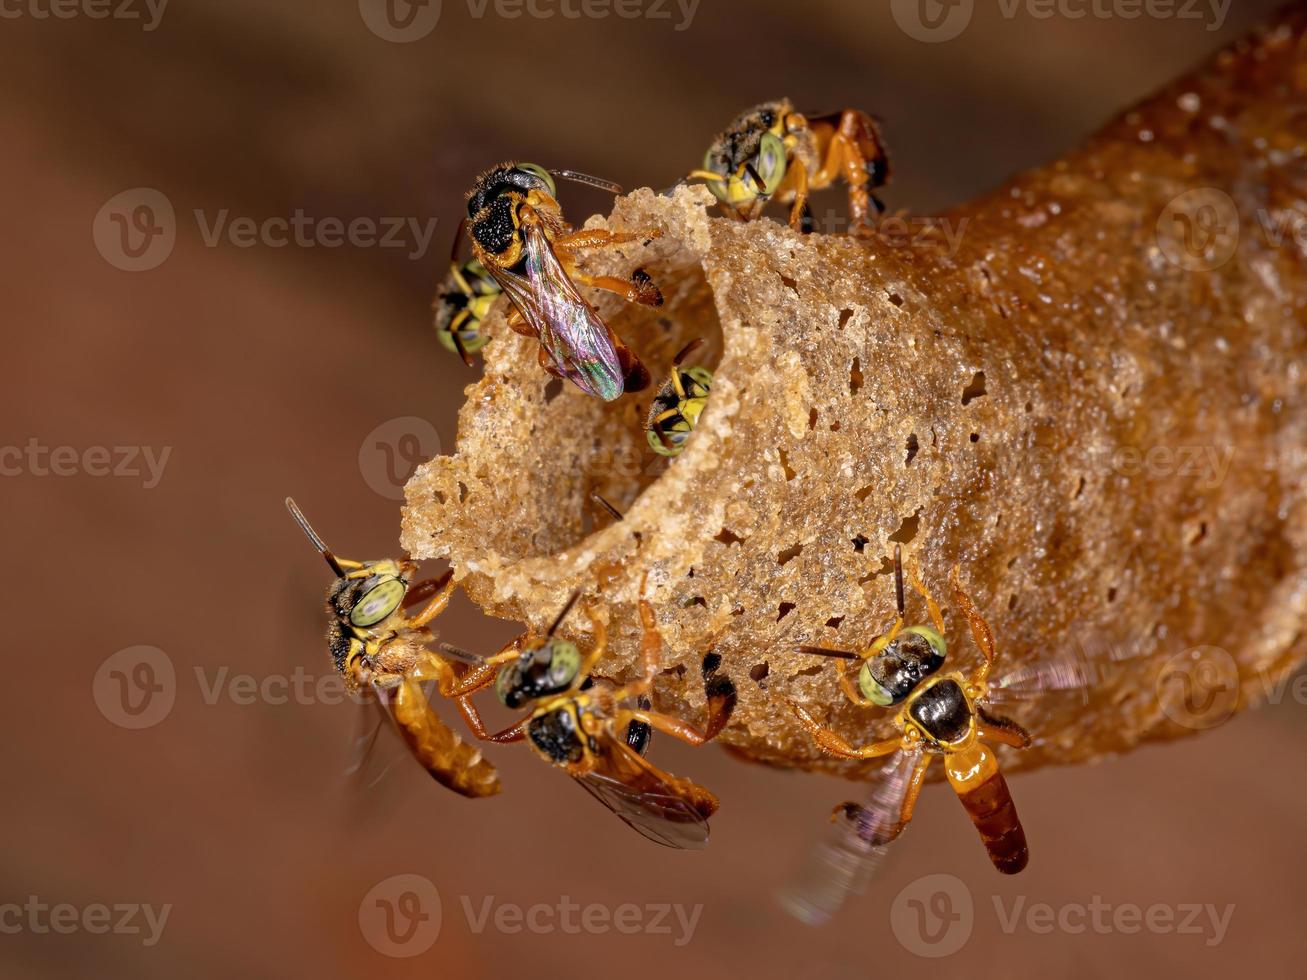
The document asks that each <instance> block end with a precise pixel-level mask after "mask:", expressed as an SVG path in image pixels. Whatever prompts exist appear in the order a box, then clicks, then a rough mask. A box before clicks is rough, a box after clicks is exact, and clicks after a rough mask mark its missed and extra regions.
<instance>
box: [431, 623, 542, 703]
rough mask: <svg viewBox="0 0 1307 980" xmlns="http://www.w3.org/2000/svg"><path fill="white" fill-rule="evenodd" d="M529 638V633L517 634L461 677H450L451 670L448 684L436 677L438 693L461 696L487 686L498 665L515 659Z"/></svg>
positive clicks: (452, 696)
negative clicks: (439, 683)
mask: <svg viewBox="0 0 1307 980" xmlns="http://www.w3.org/2000/svg"><path fill="white" fill-rule="evenodd" d="M530 638H531V636H530V634H529V633H528V634H524V635H523V636H519V637H518V638H517V639H516V640H514V641H513V642H512V643H510V644H508V646H506V647H504V648H503V649H502V650H500V651H499V652H498V653H496V654H495V655H494V656H491V657H487V658H486V659H485V660H483V661H482V662H481V663H480V664H479V665H477V666H476V667H473V668H472V669H471V670H469V671H468V672H467V673H466V674H464V675H463V676H462V677H459V678H452V672H451V680H450V682H449V684H448V686H446V685H445V683H444V681H443V680H442V679H441V678H440V677H437V678H436V679H437V680H441V687H440V693H441V694H442V695H443V696H444V697H447V698H461V697H464V696H467V695H471V694H475V693H476V692H477V691H480V690H483V689H485V688H487V687H489V686H490V685H491V684H493V683H494V682H495V675H496V674H497V673H499V667H500V665H501V664H505V663H508V662H509V661H510V660H514V659H516V658H517V656H518V654H519V653H521V651H522V645H523V643H524V642H527V641H529V640H530Z"/></svg>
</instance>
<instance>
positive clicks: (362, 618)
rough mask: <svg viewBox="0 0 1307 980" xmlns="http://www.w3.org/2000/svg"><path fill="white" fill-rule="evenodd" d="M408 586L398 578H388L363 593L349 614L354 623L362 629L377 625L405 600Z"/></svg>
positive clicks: (351, 621)
mask: <svg viewBox="0 0 1307 980" xmlns="http://www.w3.org/2000/svg"><path fill="white" fill-rule="evenodd" d="M407 591H408V587H407V586H405V584H404V583H403V582H402V581H401V580H400V579H397V578H386V579H383V580H382V581H380V582H378V583H377V584H376V585H374V586H372V588H370V589H368V590H367V591H366V592H365V593H363V596H362V598H360V599H359V601H358V602H357V603H355V605H354V609H353V611H352V612H351V613H350V614H349V621H350V623H351V624H352V625H354V626H358V627H360V628H362V629H367V628H368V627H370V626H376V625H377V624H378V623H380V622H381V621H382V620H384V619H386V618H388V617H389V616H391V615H392V614H393V613H394V612H395V610H396V609H398V608H399V604H400V603H401V602H403V601H404V594H405V593H406V592H407Z"/></svg>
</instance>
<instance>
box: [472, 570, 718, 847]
mask: <svg viewBox="0 0 1307 980" xmlns="http://www.w3.org/2000/svg"><path fill="white" fill-rule="evenodd" d="M576 600H577V596H576V595H574V596H572V598H571V599H570V600H569V601H568V603H567V605H566V606H564V608H563V610H562V611H561V612H560V613H559V614H558V616H557V617H556V618H555V620H554V622H553V625H552V626H551V627H550V628H549V630H548V632H546V633H545V635H544V636H543V637H537V636H534V635H533V634H530V633H528V634H527V635H526V636H524V637H520V638H519V639H518V640H515V641H514V642H513V643H512V644H510V645H509V646H508V647H505V648H504V650H502V651H500V652H499V653H497V654H495V655H494V656H492V657H488V658H486V659H485V661H484V662H483V663H482V665H481V666H480V667H478V668H476V669H474V670H472V671H470V672H469V673H468V674H467V675H466V676H465V677H464V678H463V679H462V681H461V683H460V684H459V685H458V686H457V687H456V688H455V689H454V693H457V694H461V695H466V694H470V693H472V692H474V691H477V690H480V689H483V688H486V687H489V686H491V685H492V684H493V685H494V689H495V694H496V696H497V697H498V698H499V701H500V703H501V704H503V705H505V706H506V707H508V708H528V709H529V710H530V713H529V714H528V715H527V716H526V717H525V718H523V719H522V720H521V721H519V722H517V723H515V724H514V725H512V726H510V727H509V728H507V729H505V730H504V731H502V732H498V733H496V734H489V733H487V732H486V730H485V727H484V725H483V724H482V723H481V721H480V719H479V718H477V719H475V720H473V719H469V724H471V725H472V728H473V731H474V733H476V735H477V736H478V737H479V738H483V739H485V740H487V741H491V742H499V743H505V742H520V741H523V740H525V741H527V742H529V743H530V745H531V748H532V750H533V751H534V752H535V753H536V754H537V755H538V756H540V757H541V758H542V759H544V760H545V761H546V762H548V763H550V764H551V765H553V766H556V767H558V768H560V769H562V770H564V771H565V772H567V774H568V775H570V776H571V777H572V778H573V779H574V780H575V781H576V782H577V783H578V784H579V785H581V786H583V787H585V789H586V790H588V791H589V792H590V793H591V795H593V796H594V797H595V798H596V799H597V800H599V802H601V803H602V804H604V806H606V807H608V809H610V810H612V811H613V812H614V813H615V814H617V816H618V817H620V818H621V819H622V820H623V821H624V822H625V823H626V824H627V825H628V826H630V827H631V828H633V829H634V830H636V831H637V832H638V833H640V834H642V835H643V836H645V837H647V838H648V839H649V840H652V841H654V842H656V843H659V844H664V845H667V846H668V847H678V848H698V847H702V846H704V844H706V843H707V841H708V818H709V817H711V816H712V815H713V814H714V813H715V812H716V811H717V807H718V802H717V797H715V796H714V795H713V794H712V793H710V792H709V791H708V790H706V789H704V788H703V787H701V786H699V785H697V784H696V783H694V782H692V781H691V780H689V779H685V778H682V777H679V776H674V775H672V774H671V773H668V772H664V771H663V770H661V769H659V768H658V767H656V766H654V765H653V764H652V763H650V762H648V761H647V760H646V759H644V758H643V757H642V753H643V752H644V749H645V747H646V746H647V744H648V738H649V735H650V733H651V731H652V730H655V729H656V730H657V731H660V732H665V733H666V734H668V735H672V736H674V737H676V738H678V739H681V740H682V741H684V742H687V743H689V744H691V745H702V744H704V743H705V742H708V741H711V740H712V739H714V738H716V737H717V735H718V734H719V733H720V732H721V731H722V729H723V728H725V727H726V724H727V722H728V721H729V720H730V717H731V712H732V711H733V710H734V709H735V701H736V692H735V685H734V684H732V683H731V681H730V680H729V679H728V678H726V677H724V676H716V674H715V671H716V667H717V664H718V663H719V661H717V660H715V659H714V658H712V657H709V658H707V659H706V660H705V665H704V682H705V693H706V696H707V706H708V720H707V725H706V727H705V728H704V729H703V730H700V729H698V728H696V727H695V726H693V725H691V724H690V723H688V722H685V721H682V720H681V719H678V718H673V717H671V716H669V715H664V714H660V713H658V712H655V711H652V710H650V707H649V705H650V702H649V700H648V695H649V693H650V692H651V691H652V689H653V682H654V677H655V676H656V675H657V673H658V661H659V651H660V649H661V646H662V636H661V634H660V633H659V632H658V625H657V621H656V619H655V617H654V612H653V607H652V606H651V605H650V604H649V602H648V600H647V599H644V598H642V599H641V600H640V619H641V625H642V627H643V638H642V641H641V647H640V663H641V672H640V676H639V677H638V678H637V679H636V680H635V681H632V682H630V683H628V684H621V685H618V684H614V683H612V682H611V681H608V680H605V679H602V678H599V677H595V676H593V675H592V672H593V670H594V668H595V666H596V665H597V664H598V663H599V661H600V660H601V659H602V658H603V655H604V651H605V649H606V644H607V630H606V628H605V626H604V624H603V622H602V620H600V619H598V618H597V617H596V616H595V615H594V611H593V609H589V608H588V609H587V610H586V611H587V614H588V616H589V619H590V631H591V634H592V636H593V638H594V639H593V642H592V643H591V646H590V649H589V651H588V652H586V653H582V652H581V650H580V649H579V648H578V647H577V646H576V644H574V643H571V642H570V641H567V640H563V639H560V638H558V637H556V636H555V635H554V634H555V632H556V630H557V629H558V627H559V625H561V623H562V622H563V620H564V618H565V617H566V616H567V614H568V612H569V611H570V610H571V608H572V606H573V604H574V603H575V602H576ZM632 702H635V707H629V706H628V705H630V704H631V703H632Z"/></svg>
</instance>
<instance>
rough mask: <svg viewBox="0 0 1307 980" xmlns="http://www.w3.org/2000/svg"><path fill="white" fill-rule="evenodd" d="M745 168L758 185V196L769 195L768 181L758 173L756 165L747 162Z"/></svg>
mask: <svg viewBox="0 0 1307 980" xmlns="http://www.w3.org/2000/svg"><path fill="white" fill-rule="evenodd" d="M744 169H745V171H746V172H747V173H748V175H749V176H750V177H752V178H753V182H754V183H755V184H757V185H758V196H759V197H767V196H768V194H767V182H766V181H765V180H763V179H762V175H761V174H759V173H758V170H757V168H756V167H754V165H753V163H752V162H748V163H746V164H745V165H744Z"/></svg>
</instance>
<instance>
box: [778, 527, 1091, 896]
mask: <svg viewBox="0 0 1307 980" xmlns="http://www.w3.org/2000/svg"><path fill="white" fill-rule="evenodd" d="M894 580H895V598H896V601H897V608H898V617H897V618H896V620H895V622H894V625H893V627H892V628H891V629H890V631H889V632H888V633H886V634H884V635H883V636H880V637H878V638H877V639H876V640H875V641H874V642H873V643H872V644H871V646H870V647H868V648H867V649H866V650H864V651H862V652H861V653H853V652H850V651H846V650H832V649H828V648H826V647H813V646H800V647H797V648H796V649H797V650H798V652H800V653H806V654H813V655H818V656H823V657H834V658H838V659H840V660H844V661H848V662H852V663H856V664H858V665H859V666H858V670H857V674H856V679H855V678H854V677H851V676H850V674H849V672H848V670H846V669H844V668H841V669H840V671H839V683H840V687H841V689H842V690H843V691H844V694H845V695H846V696H847V697H848V698H849V700H851V701H852V702H853V703H854V704H857V705H859V706H860V707H867V708H872V707H876V708H884V707H895V706H901V707H900V708H899V711H898V714H897V716H896V718H895V724H896V726H897V727H898V729H899V732H900V734H899V735H897V736H896V737H894V738H890V739H887V740H885V741H881V742H874V743H872V744H870V745H866V746H861V747H858V746H854V745H852V744H850V743H849V742H848V741H846V740H845V739H844V738H843V737H842V736H841V735H838V734H836V733H835V732H833V731H831V730H830V729H828V728H825V727H823V726H822V725H821V724H820V723H819V722H818V721H817V720H816V719H815V718H814V717H813V716H812V714H811V713H810V712H809V711H808V709H807V708H805V707H803V706H802V705H799V704H795V703H793V702H790V703H789V708H790V710H791V711H792V712H793V713H794V715H795V717H796V718H797V719H798V720H799V723H800V724H801V725H802V726H803V728H804V729H805V730H806V731H807V732H808V733H809V734H810V735H811V736H812V737H813V739H814V740H815V741H816V742H817V744H818V745H820V746H821V747H822V748H823V749H825V750H826V751H827V752H829V753H831V754H832V755H836V756H839V757H840V758H843V759H875V758H881V757H886V756H889V757H891V758H890V761H889V763H888V765H886V767H885V769H884V771H883V772H882V773H881V777H880V779H879V780H878V781H877V784H876V787H875V791H874V792H873V794H872V796H871V798H870V800H869V801H868V803H867V804H865V805H863V804H858V803H843V804H841V805H840V806H838V807H836V808H835V811H834V813H833V816H832V819H833V820H834V821H835V822H836V823H838V824H839V825H840V826H839V828H838V832H839V834H840V835H841V837H840V840H838V841H837V844H836V846H835V847H834V849H833V851H829V852H828V854H827V856H826V857H824V858H823V864H824V865H825V871H826V872H827V877H828V879H829V880H827V881H825V882H817V883H813V884H812V885H811V886H810V887H809V888H808V889H807V890H806V891H805V892H803V893H801V894H798V895H795V896H791V899H790V900H787V904H788V905H790V907H791V910H792V911H795V914H797V915H799V916H800V917H801V918H804V919H806V920H807V921H822V920H824V919H825V918H828V917H829V915H830V914H831V913H832V911H833V909H834V908H835V907H838V904H839V902H841V901H842V900H843V895H844V893H846V892H847V891H849V890H853V889H854V887H855V886H854V885H853V883H852V878H853V877H855V874H854V872H855V871H856V870H857V867H858V865H859V864H865V865H867V868H866V871H867V874H870V872H871V870H872V869H871V867H870V866H871V865H872V864H874V863H875V862H877V861H879V859H880V857H881V856H882V855H883V850H884V848H885V846H886V845H888V844H889V843H890V842H892V841H894V840H895V839H896V838H897V837H898V836H899V835H900V834H901V833H902V832H903V829H904V828H905V827H906V826H907V824H908V822H909V821H910V820H911V819H912V813H913V809H914V808H915V806H916V802H917V796H918V794H919V793H920V792H921V787H922V784H923V781H924V779H925V776H926V770H927V769H928V768H929V766H930V764H931V763H932V762H933V761H934V760H935V759H936V758H940V759H942V760H943V762H944V769H945V773H946V775H947V777H948V781H949V784H950V785H951V786H952V787H953V790H954V792H956V793H957V796H958V799H959V800H961V801H962V805H963V807H964V808H965V809H966V811H967V813H968V815H969V816H970V817H971V820H972V822H973V823H974V824H975V826H976V829H977V830H978V831H979V833H980V839H981V841H982V842H983V844H984V845H985V849H986V852H987V853H988V855H989V859H990V861H991V863H992V864H993V865H994V867H995V868H996V869H998V870H999V871H1000V872H1002V873H1003V874H1016V873H1018V872H1019V871H1021V870H1022V869H1023V868H1025V866H1026V862H1027V860H1028V850H1027V846H1026V835H1025V831H1024V829H1023V828H1022V826H1021V821H1020V819H1019V818H1018V816H1017V811H1016V807H1015V805H1014V804H1013V802H1012V796H1011V794H1010V793H1009V792H1008V787H1007V782H1006V781H1005V780H1004V778H1003V774H1002V772H1001V771H1000V770H999V766H998V762H997V759H996V758H995V755H994V750H993V749H992V748H991V747H990V746H991V744H992V743H999V744H1002V745H1010V746H1012V747H1014V748H1018V749H1023V748H1026V747H1027V746H1029V745H1030V735H1029V734H1028V733H1027V732H1026V731H1025V730H1024V729H1023V728H1021V726H1019V725H1017V724H1016V723H1015V722H1012V721H1009V720H1007V719H1005V718H1001V717H999V716H997V715H994V714H991V713H990V712H989V711H988V710H987V705H988V704H990V703H991V702H993V701H996V700H999V699H1000V698H1016V697H1021V696H1029V695H1033V694H1037V693H1039V692H1042V691H1049V690H1073V689H1077V688H1083V687H1085V686H1087V685H1088V684H1090V683H1092V681H1093V672H1092V671H1090V670H1088V669H1087V665H1084V664H1081V665H1074V666H1072V667H1071V669H1067V668H1068V664H1066V663H1065V662H1056V661H1055V662H1051V663H1050V664H1049V665H1047V668H1046V669H1044V670H1043V671H1042V672H1032V671H1031V670H1030V669H1029V668H1022V669H1021V670H1020V671H1018V672H1016V673H1014V674H1013V675H1010V677H1009V678H998V679H993V680H992V679H991V678H990V671H991V669H992V668H993V666H994V662H995V659H996V653H995V645H994V635H993V632H992V631H991V630H990V627H989V624H988V623H986V622H985V620H984V618H982V616H981V615H980V613H979V612H978V611H977V609H976V607H975V604H974V603H973V602H972V600H971V598H970V596H969V595H968V594H967V593H966V591H965V589H964V588H963V586H962V581H961V574H960V571H959V569H958V568H957V566H954V568H953V572H952V575H951V577H950V581H951V585H952V590H953V599H954V602H955V604H956V608H957V609H958V610H959V611H960V612H961V613H962V615H963V617H964V618H965V619H966V621H967V623H968V625H969V627H970V632H971V637H972V639H973V641H974V642H975V644H976V646H977V648H978V649H979V650H980V653H981V662H980V664H979V666H978V667H976V668H975V669H974V670H973V671H971V672H970V673H969V674H964V673H962V672H960V671H950V672H948V673H943V674H941V673H940V669H941V668H942V667H943V666H944V664H945V660H946V657H947V655H948V644H947V641H946V640H945V635H944V633H945V631H944V620H943V616H942V615H941V613H940V607H939V605H938V604H937V603H936V602H935V600H934V599H933V598H932V597H931V595H930V593H929V592H928V591H927V590H926V588H925V586H924V585H923V584H922V582H921V579H920V578H919V577H918V576H917V575H915V574H914V575H913V588H914V589H915V590H916V591H917V592H918V593H920V595H921V597H922V598H923V600H924V601H925V604H926V608H927V610H928V612H929V617H930V622H931V625H915V626H906V625H905V619H904V615H905V612H904V610H905V605H904V593H903V562H902V555H901V550H900V549H899V548H898V547H896V548H895V550H894ZM831 855H834V856H831Z"/></svg>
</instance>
